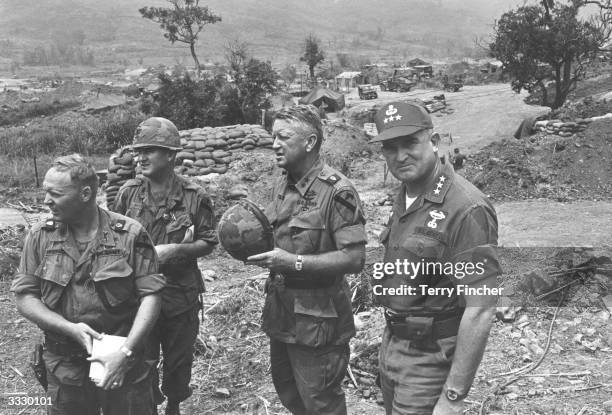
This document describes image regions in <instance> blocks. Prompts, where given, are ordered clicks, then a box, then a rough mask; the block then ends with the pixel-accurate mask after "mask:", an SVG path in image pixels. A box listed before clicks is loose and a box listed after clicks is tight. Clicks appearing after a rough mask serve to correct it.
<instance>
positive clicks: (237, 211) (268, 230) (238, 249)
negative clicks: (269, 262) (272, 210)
mask: <svg viewBox="0 0 612 415" xmlns="http://www.w3.org/2000/svg"><path fill="white" fill-rule="evenodd" d="M217 233H218V234H219V241H220V242H221V245H223V247H224V248H225V250H226V251H227V252H229V254H230V255H231V256H233V257H234V258H236V259H239V260H241V261H246V259H247V258H248V257H250V256H251V255H255V254H260V253H262V252H266V251H270V250H271V249H272V248H273V246H274V241H273V237H272V226H271V225H270V222H268V218H266V215H264V213H263V212H262V210H261V209H260V208H259V207H258V206H257V205H256V204H255V203H253V202H251V201H250V200H248V199H242V200H240V201H239V202H238V204H236V205H234V206H232V207H230V208H229V209H228V210H226V211H225V213H224V214H223V216H222V217H221V219H220V220H219V226H218V227H217Z"/></svg>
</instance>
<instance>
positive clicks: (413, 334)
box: [385, 310, 463, 341]
mask: <svg viewBox="0 0 612 415" xmlns="http://www.w3.org/2000/svg"><path fill="white" fill-rule="evenodd" d="M449 315H450V317H448V316H449ZM461 317H463V310H460V311H459V312H458V313H457V314H455V313H453V314H449V313H445V314H439V315H435V314H434V315H432V314H429V315H414V314H409V313H390V312H388V311H385V320H386V321H387V326H388V327H389V330H390V331H391V334H393V335H394V336H395V337H397V338H400V339H403V340H416V341H428V340H434V341H435V340H438V339H445V338H447V337H452V336H456V335H457V332H458V331H459V323H460V322H461Z"/></svg>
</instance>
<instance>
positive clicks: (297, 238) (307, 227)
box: [288, 209, 325, 254]
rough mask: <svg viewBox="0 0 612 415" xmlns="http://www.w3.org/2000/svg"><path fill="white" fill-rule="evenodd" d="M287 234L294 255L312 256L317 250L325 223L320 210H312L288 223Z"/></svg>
mask: <svg viewBox="0 0 612 415" xmlns="http://www.w3.org/2000/svg"><path fill="white" fill-rule="evenodd" d="M288 226H289V232H290V234H291V240H292V242H293V248H294V252H295V253H296V254H312V253H316V252H317V251H318V250H319V243H320V241H321V233H322V232H323V231H324V230H325V222H324V221H323V215H322V213H321V210H320V209H312V210H309V211H308V212H305V213H302V214H300V215H298V216H295V217H293V218H292V219H291V220H290V221H289V224H288Z"/></svg>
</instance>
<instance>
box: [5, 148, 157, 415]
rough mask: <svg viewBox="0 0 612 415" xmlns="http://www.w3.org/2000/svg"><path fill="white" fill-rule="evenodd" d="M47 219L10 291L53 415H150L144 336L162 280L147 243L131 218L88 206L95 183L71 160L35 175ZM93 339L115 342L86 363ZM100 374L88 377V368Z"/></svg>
mask: <svg viewBox="0 0 612 415" xmlns="http://www.w3.org/2000/svg"><path fill="white" fill-rule="evenodd" d="M43 187H44V189H45V205H47V207H49V209H50V210H51V213H52V214H53V217H52V218H50V219H49V220H47V221H45V222H42V223H40V224H37V225H35V226H34V227H33V228H32V230H31V231H30V232H29V234H28V236H27V237H26V240H25V242H24V247H23V255H22V256H21V264H20V265H19V273H18V274H17V275H16V277H15V280H14V281H13V285H12V287H11V290H12V291H13V292H14V293H15V296H16V302H17V308H18V310H19V312H20V313H21V314H23V315H24V316H25V317H26V318H27V319H28V320H30V321H32V322H34V323H35V324H37V325H38V326H39V327H40V328H41V329H43V330H44V336H45V345H44V349H43V350H44V351H43V361H44V362H45V366H46V371H45V372H42V373H44V374H45V375H46V377H45V375H42V374H37V377H38V378H39V380H40V381H41V384H43V386H44V387H46V386H47V385H45V379H46V382H47V384H48V390H47V392H48V394H49V398H50V400H51V404H52V406H51V408H50V412H49V414H53V415H93V414H99V413H100V410H102V412H103V413H104V415H150V414H151V410H152V409H153V396H152V392H151V375H150V373H151V362H148V361H147V358H146V356H145V353H144V349H145V345H146V337H147V333H148V332H149V331H150V330H151V329H152V327H153V325H154V322H155V319H156V318H157V315H158V313H159V310H160V306H161V295H160V291H161V290H162V289H163V287H164V278H163V277H162V276H161V275H160V274H158V271H157V259H156V255H155V249H154V247H153V242H152V241H151V239H150V238H149V236H148V235H147V233H146V231H145V230H144V228H143V227H142V226H141V225H140V224H139V223H138V222H136V221H135V220H132V219H129V218H126V217H125V216H122V215H118V214H116V213H113V212H108V211H106V210H104V209H100V208H99V207H98V206H97V205H96V190H97V187H98V178H97V176H96V173H95V171H94V169H93V168H92V166H91V164H90V163H89V162H88V161H87V160H86V159H85V158H83V157H82V156H80V155H78V154H73V155H69V156H63V157H60V158H58V159H56V160H55V161H54V162H53V165H52V166H51V168H50V169H49V171H48V172H47V174H46V175H45V180H44V182H43ZM102 333H107V334H112V335H117V336H124V337H126V340H125V343H124V344H123V345H122V346H121V348H120V349H119V350H117V351H116V352H112V353H108V354H105V355H100V356H96V355H94V356H91V357H88V356H89V355H90V354H91V352H92V342H93V340H94V339H97V340H100V339H101V338H102ZM88 361H98V362H100V363H102V364H103V365H104V367H105V372H106V373H105V375H104V377H103V378H102V379H99V380H97V381H96V383H94V382H93V381H91V380H90V379H89V362H88Z"/></svg>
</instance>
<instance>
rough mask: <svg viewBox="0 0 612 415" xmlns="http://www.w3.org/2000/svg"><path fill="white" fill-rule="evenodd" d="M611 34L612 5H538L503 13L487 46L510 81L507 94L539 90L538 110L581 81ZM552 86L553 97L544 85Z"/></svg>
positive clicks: (550, 1) (584, 0) (584, 1)
mask: <svg viewBox="0 0 612 415" xmlns="http://www.w3.org/2000/svg"><path fill="white" fill-rule="evenodd" d="M589 4H595V5H597V6H599V11H600V13H599V15H598V16H593V17H591V18H589V19H588V20H581V19H579V16H580V15H581V13H580V12H581V11H582V9H583V8H584V7H585V6H587V5H589ZM611 31H612V6H611V0H604V1H602V2H599V1H589V0H569V2H560V1H558V0H557V1H554V0H541V2H540V4H538V5H530V6H522V7H519V8H517V9H516V10H512V11H509V12H506V13H504V14H503V15H502V16H501V18H500V20H499V21H498V22H496V25H495V38H494V41H493V42H492V43H491V44H490V45H489V49H490V54H491V56H492V57H495V58H497V59H499V60H500V61H501V62H502V63H503V64H504V68H505V70H506V71H507V72H508V73H510V75H512V76H513V77H514V80H513V81H512V89H513V90H515V91H516V92H520V91H521V90H522V89H525V90H527V91H529V92H536V91H541V93H542V105H546V106H550V107H552V108H558V107H560V106H561V105H563V103H564V102H565V100H566V98H567V95H568V94H569V93H570V92H571V91H572V90H573V89H574V88H575V87H576V84H577V82H578V81H579V80H581V79H583V78H584V76H585V71H586V68H585V65H586V64H587V63H588V62H589V61H590V60H591V59H592V58H594V57H595V56H596V54H597V52H598V51H600V50H601V48H602V46H603V45H604V44H605V43H606V42H607V41H608V39H609V38H610V35H611ZM551 82H552V84H554V97H552V98H551V97H549V92H548V89H547V85H548V84H549V83H551Z"/></svg>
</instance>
